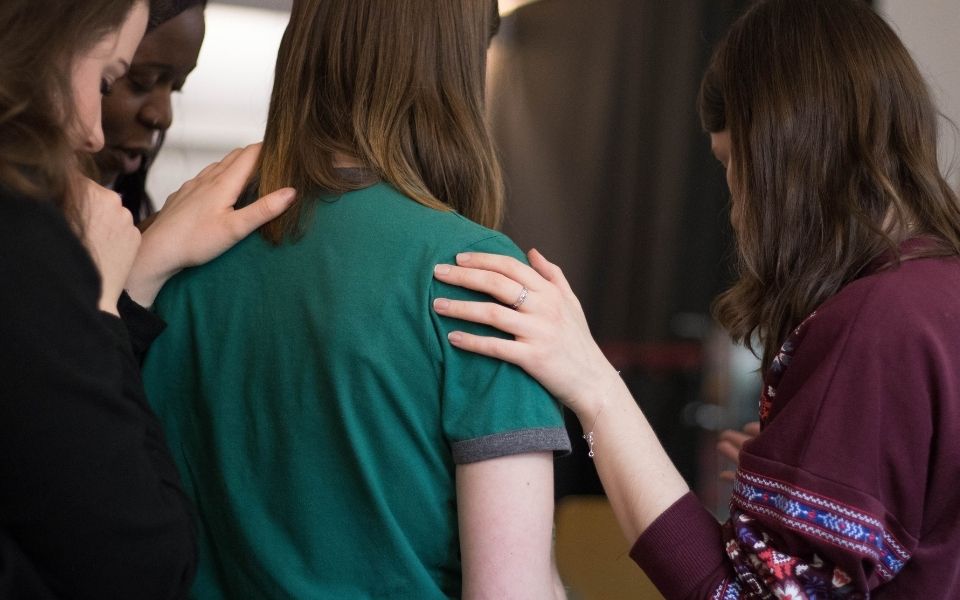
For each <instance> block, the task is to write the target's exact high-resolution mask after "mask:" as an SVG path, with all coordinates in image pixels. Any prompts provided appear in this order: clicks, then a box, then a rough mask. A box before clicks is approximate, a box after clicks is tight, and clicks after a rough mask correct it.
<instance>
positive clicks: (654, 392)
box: [488, 0, 745, 495]
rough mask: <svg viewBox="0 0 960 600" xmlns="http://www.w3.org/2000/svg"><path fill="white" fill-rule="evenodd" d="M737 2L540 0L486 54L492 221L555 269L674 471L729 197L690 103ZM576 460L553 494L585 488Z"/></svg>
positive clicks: (718, 276)
mask: <svg viewBox="0 0 960 600" xmlns="http://www.w3.org/2000/svg"><path fill="white" fill-rule="evenodd" d="M744 4H745V3H744V2H743V1H742V0H541V1H540V2H535V3H533V4H529V5H526V6H523V7H521V8H520V9H518V10H517V11H516V12H514V13H513V14H511V15H509V16H507V17H506V18H504V20H503V23H502V26H501V30H500V34H499V35H498V36H497V37H496V38H495V40H494V44H493V46H492V47H491V51H490V55H489V73H488V78H489V82H488V108H489V110H490V112H491V118H492V122H493V127H494V132H495V136H496V138H497V142H498V146H499V148H500V151H501V155H502V158H503V162H504V165H505V170H506V178H507V188H508V190H507V191H508V208H507V218H506V222H505V226H504V230H505V231H506V233H507V234H508V235H510V236H511V237H512V238H513V239H514V240H515V241H516V242H517V243H518V244H519V245H520V246H521V248H524V249H528V248H530V247H536V248H538V249H539V250H541V251H542V252H543V253H544V254H545V255H546V256H547V257H548V258H550V259H551V260H553V261H554V262H556V263H557V264H559V265H560V266H561V267H563V269H564V272H565V273H566V274H567V277H568V279H569V280H570V282H571V284H572V286H573V288H574V290H575V291H576V292H577V294H578V296H579V297H580V299H581V302H582V303H583V306H584V309H585V311H586V314H587V316H588V319H589V321H590V324H591V327H592V329H593V332H594V335H595V336H596V337H597V338H598V340H600V341H601V343H602V344H603V345H604V346H605V350H607V351H608V355H611V354H612V355H615V356H614V357H612V358H614V359H615V362H617V361H619V363H620V364H619V365H618V368H623V369H624V376H625V377H626V378H627V379H628V383H630V384H631V387H632V388H633V389H634V392H635V393H636V394H637V395H638V397H639V398H641V404H643V405H644V409H645V411H646V412H647V413H648V416H651V420H652V421H654V426H655V427H656V428H657V429H658V433H660V435H661V438H662V439H664V441H665V444H666V445H667V449H668V451H670V452H671V454H672V455H673V456H674V459H675V460H676V461H677V462H678V463H679V464H680V467H681V470H682V471H684V474H685V475H687V476H688V478H692V477H693V475H694V472H693V471H694V470H695V457H694V456H693V455H694V453H695V450H694V449H693V447H695V445H696V442H695V439H694V437H692V436H691V435H690V432H689V429H685V427H686V426H685V425H684V423H683V416H682V413H683V407H684V406H685V405H686V404H687V403H688V402H691V401H693V400H695V399H696V396H697V395H698V390H699V380H698V373H699V356H700V354H699V348H700V344H699V339H698V338H699V337H700V336H701V335H702V333H703V332H704V330H705V327H706V315H707V313H708V310H709V303H710V300H711V299H712V298H713V296H714V295H715V294H716V293H717V292H718V291H719V290H720V289H721V287H722V285H724V283H725V282H726V281H727V280H728V278H729V277H728V273H729V267H728V265H729V258H730V256H731V251H730V248H731V244H730V239H731V237H730V230H729V219H728V215H727V203H728V194H727V191H726V189H725V184H724V180H723V173H722V170H721V168H720V166H719V163H717V162H716V161H715V160H714V159H713V158H712V156H711V155H710V151H709V139H708V136H707V135H706V134H704V133H703V132H702V131H701V128H700V125H699V120H698V117H697V112H696V97H697V90H698V87H699V81H700V77H701V75H702V73H703V70H704V68H705V66H706V62H707V60H708V58H709V54H710V51H711V49H712V46H713V44H714V43H715V41H716V40H717V39H719V37H720V35H721V34H722V32H723V31H724V30H725V29H726V27H727V26H728V25H729V23H730V22H731V21H732V20H733V19H734V18H735V17H736V16H737V15H738V14H739V13H740V11H741V10H742V6H743V5H744ZM568 424H569V426H570V429H571V437H574V438H576V439H577V440H579V433H580V432H579V428H578V426H577V425H576V424H575V422H574V421H573V420H572V419H568ZM581 459H582V457H579V458H578V457H576V456H575V457H574V458H573V459H568V460H567V462H563V461H562V462H561V464H562V465H564V466H563V468H564V469H566V470H568V471H570V473H568V474H567V475H564V474H562V473H561V474H560V477H559V480H560V488H561V489H560V490H558V493H559V494H560V495H564V494H565V493H577V492H583V491H588V492H594V491H599V486H598V485H597V484H596V481H595V480H591V481H590V482H586V483H583V484H582V485H581V483H582V482H581V480H585V479H591V478H592V477H594V475H593V471H592V467H590V466H589V465H588V464H587V465H581V466H582V468H580V467H578V466H577V465H578V464H580V461H581ZM564 481H566V483H565V482H564Z"/></svg>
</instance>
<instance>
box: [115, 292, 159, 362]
mask: <svg viewBox="0 0 960 600" xmlns="http://www.w3.org/2000/svg"><path fill="white" fill-rule="evenodd" d="M117 310H118V312H119V313H120V318H121V319H123V323H124V324H125V325H126V326H127V332H128V334H129V336H130V346H131V348H132V350H133V355H134V356H136V357H137V361H138V362H139V361H142V360H143V356H144V355H145V354H146V352H147V349H148V348H150V344H152V343H153V340H155V339H156V338H157V336H158V335H160V334H161V333H162V332H163V330H164V329H165V328H166V326H167V324H166V323H164V321H163V319H161V318H160V317H158V316H157V315H155V314H154V313H153V312H151V311H150V310H148V309H146V308H144V307H142V306H140V305H139V304H137V303H136V302H134V300H133V299H132V298H130V296H128V295H127V293H126V292H124V293H123V294H121V296H120V300H119V301H118V302H117Z"/></svg>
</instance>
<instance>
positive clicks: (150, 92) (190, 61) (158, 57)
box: [95, 6, 204, 185]
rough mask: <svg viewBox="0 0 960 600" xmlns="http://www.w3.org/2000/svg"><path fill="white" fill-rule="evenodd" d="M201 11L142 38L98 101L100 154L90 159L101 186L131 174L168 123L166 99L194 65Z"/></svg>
mask: <svg viewBox="0 0 960 600" xmlns="http://www.w3.org/2000/svg"><path fill="white" fill-rule="evenodd" d="M203 34H204V20H203V7H202V6H194V7H192V8H189V9H187V10H185V11H183V12H182V13H180V14H179V15H177V16H176V17H174V18H173V19H170V20H169V21H167V22H165V23H163V24H162V25H160V26H159V27H157V28H156V29H154V30H153V31H151V32H149V33H148V34H147V35H146V36H144V38H143V41H142V42H141V43H140V47H139V48H137V53H136V55H135V56H134V58H133V63H132V64H131V65H130V71H129V72H128V73H127V75H126V76H125V77H123V78H122V79H120V80H118V81H117V82H116V84H115V85H114V86H113V91H112V92H111V93H110V95H109V96H105V97H104V99H103V134H104V137H105V139H106V145H105V146H104V149H103V150H102V151H101V152H100V153H98V154H97V155H96V156H95V159H96V162H97V166H98V167H99V168H100V182H101V183H103V184H105V185H112V184H113V183H115V182H116V180H117V178H118V177H119V176H120V175H123V174H130V173H134V172H136V171H137V170H138V169H139V168H140V166H141V165H142V164H143V161H144V160H145V159H146V157H147V156H150V155H151V154H152V153H153V152H155V151H156V149H157V142H158V140H159V137H160V136H159V134H160V133H162V132H164V131H166V130H167V129H168V128H169V127H170V125H171V123H173V110H172V107H171V96H172V94H173V92H179V91H180V89H181V88H182V87H183V84H184V82H185V81H186V79H187V76H188V75H189V74H190V72H191V71H193V69H194V67H196V65H197V56H198V55H199V54H200V46H201V44H202V43H203Z"/></svg>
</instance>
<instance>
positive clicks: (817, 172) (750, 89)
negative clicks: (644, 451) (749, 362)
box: [699, 0, 960, 371]
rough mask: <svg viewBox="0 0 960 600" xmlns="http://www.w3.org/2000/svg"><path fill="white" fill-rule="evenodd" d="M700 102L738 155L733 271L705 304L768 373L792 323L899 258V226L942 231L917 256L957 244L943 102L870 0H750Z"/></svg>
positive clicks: (709, 126)
mask: <svg viewBox="0 0 960 600" xmlns="http://www.w3.org/2000/svg"><path fill="white" fill-rule="evenodd" d="M699 104H700V116H701V120H702V123H703V126H704V128H705V129H706V130H707V131H708V132H711V133H716V132H721V131H724V130H728V131H729V133H730V139H731V160H732V161H733V182H732V185H733V189H731V190H730V191H731V196H732V206H731V210H732V211H733V212H734V221H735V223H736V225H737V227H736V229H737V232H736V233H737V251H738V259H739V260H738V262H739V265H738V271H739V278H738V280H737V281H736V283H735V284H734V285H733V286H732V287H731V288H730V289H729V290H727V291H726V292H724V293H723V294H722V295H720V296H719V297H718V298H717V300H716V301H715V303H714V314H715V317H716V318H717V319H718V321H719V322H720V324H721V325H723V326H724V327H725V328H726V329H727V330H728V331H729V332H730V334H731V336H732V337H733V338H734V340H735V341H737V342H743V343H745V344H747V346H748V347H750V348H751V349H754V351H755V352H757V351H758V350H759V352H758V355H759V356H760V357H761V359H762V368H763V369H764V371H765V370H766V369H767V368H768V367H769V366H770V364H771V362H772V360H773V358H774V356H775V355H776V353H777V351H778V350H779V347H780V345H782V343H783V342H784V341H785V340H786V338H787V336H788V335H789V333H790V331H791V330H792V329H793V328H795V327H796V326H797V325H798V324H799V323H800V322H801V321H802V320H803V319H804V318H805V317H806V316H807V315H809V314H810V313H811V312H812V311H813V310H814V309H816V307H817V306H819V305H820V304H821V303H822V302H824V301H825V300H826V299H828V298H829V297H831V296H833V295H834V294H836V293H837V292H838V291H839V290H840V289H841V288H842V287H843V286H845V285H846V284H848V283H849V282H850V281H852V280H853V279H855V278H856V277H857V276H858V275H859V274H860V273H861V272H862V271H863V270H864V268H865V267H866V266H867V265H869V264H870V263H871V262H872V261H873V260H874V259H877V258H878V257H881V256H883V255H884V254H885V253H887V252H893V256H897V257H898V258H896V259H895V260H900V257H899V255H898V254H897V247H898V245H899V243H900V242H901V241H903V240H904V239H905V238H907V237H913V236H917V235H922V236H928V237H931V238H933V239H934V240H936V241H937V242H938V243H937V244H936V247H935V248H934V249H932V250H928V251H926V252H925V253H923V254H922V255H923V256H932V255H956V254H960V205H958V201H957V196H956V195H955V193H954V192H953V191H952V190H951V189H950V186H949V185H948V184H947V183H946V181H945V180H944V178H943V177H942V175H941V173H940V170H939V168H938V163H937V124H938V123H937V119H938V112H937V110H936V108H935V106H934V103H933V101H932V100H931V97H930V93H929V92H928V90H927V86H926V84H925V82H924V80H923V77H922V76H921V75H920V72H919V70H918V69H917V66H916V64H915V63H914V62H913V60H912V59H911V57H910V55H909V53H908V52H907V50H906V48H905V47H904V46H903V44H902V43H901V41H900V40H899V39H898V38H897V36H896V34H895V33H894V32H893V31H892V30H891V29H890V27H889V26H888V25H887V24H886V23H885V22H884V21H883V19H881V18H880V17H879V16H878V15H877V14H876V13H874V12H873V11H872V10H871V9H870V8H869V7H868V6H867V5H866V3H864V2H862V1H859V0H765V1H761V2H758V3H757V4H755V5H754V6H753V7H752V8H751V9H750V10H749V11H748V12H747V13H746V14H745V15H744V16H742V17H741V18H740V19H739V20H738V21H737V22H736V23H735V24H734V25H733V27H732V28H731V29H730V31H729V32H728V33H727V35H726V37H725V38H724V39H723V41H722V42H721V43H720V45H719V46H718V48H717V49H716V51H715V53H714V55H713V58H712V60H711V62H710V65H709V67H708V69H707V72H706V74H705V76H704V78H703V82H702V84H701V89H700V99H699ZM917 256H919V255H913V256H910V257H902V258H904V259H905V258H915V257H917ZM754 337H755V340H756V341H757V342H758V343H759V347H758V348H754V345H752V342H753V338H754Z"/></svg>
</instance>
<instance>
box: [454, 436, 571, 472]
mask: <svg viewBox="0 0 960 600" xmlns="http://www.w3.org/2000/svg"><path fill="white" fill-rule="evenodd" d="M452 450H453V462H454V463H456V464H458V465H465V464H467V463H472V462H479V461H481V460H489V459H491V458H499V457H501V456H510V455H512V454H526V453H528V452H553V453H555V454H556V455H558V456H562V455H566V454H570V437H569V436H568V435H567V430H566V429H564V428H563V427H544V428H540V429H516V430H514V431H507V432H505V433H495V434H493V435H485V436H483V437H478V438H473V439H470V440H462V441H459V442H453V444H452Z"/></svg>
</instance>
